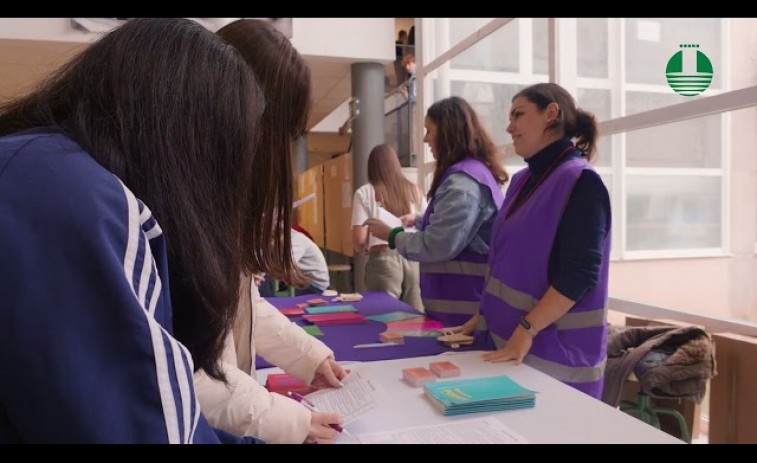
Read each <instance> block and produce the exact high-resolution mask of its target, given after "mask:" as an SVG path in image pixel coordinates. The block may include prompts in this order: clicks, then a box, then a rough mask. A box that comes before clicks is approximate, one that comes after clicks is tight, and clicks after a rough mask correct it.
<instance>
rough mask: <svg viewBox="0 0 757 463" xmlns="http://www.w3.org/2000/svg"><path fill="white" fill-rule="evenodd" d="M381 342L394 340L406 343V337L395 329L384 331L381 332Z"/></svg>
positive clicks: (398, 342)
mask: <svg viewBox="0 0 757 463" xmlns="http://www.w3.org/2000/svg"><path fill="white" fill-rule="evenodd" d="M379 339H380V340H381V342H394V343H397V344H405V337H404V336H402V335H401V334H399V333H395V332H393V331H384V332H383V333H380V334H379Z"/></svg>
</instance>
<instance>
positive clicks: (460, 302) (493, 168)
mask: <svg viewBox="0 0 757 463" xmlns="http://www.w3.org/2000/svg"><path fill="white" fill-rule="evenodd" d="M425 127H426V135H425V136H424V138H423V140H424V141H425V142H426V143H428V144H429V147H430V148H431V153H432V154H433V155H434V159H436V168H435V170H434V178H433V180H432V182H431V188H430V189H429V191H428V198H429V204H428V208H426V211H425V213H424V214H423V215H413V216H409V217H405V218H404V220H403V222H404V224H403V225H404V226H410V225H416V226H417V228H418V230H419V231H418V232H416V233H410V232H407V231H405V230H404V228H403V227H395V228H393V229H391V228H390V227H389V226H387V225H386V224H385V223H383V222H382V221H380V220H377V219H368V220H367V221H366V222H365V223H366V224H367V225H369V226H370V232H371V233H372V234H373V235H375V236H377V237H379V238H382V239H386V240H387V241H388V243H389V247H390V248H392V249H395V248H396V249H397V251H398V252H399V253H400V254H401V255H403V256H404V257H406V258H407V259H409V260H414V261H418V262H420V274H421V276H420V286H421V297H422V299H423V306H424V308H425V310H426V313H427V314H428V315H430V316H431V317H433V318H436V319H437V320H440V321H441V322H442V323H444V324H445V325H446V326H457V325H461V324H463V323H465V322H466V321H468V320H469V319H470V318H471V316H473V315H474V314H476V313H477V312H478V304H479V301H480V300H481V295H482V293H483V290H484V275H485V268H486V257H487V255H488V253H489V242H490V238H491V228H492V224H493V223H494V219H495V217H496V216H497V212H498V211H499V209H500V206H501V205H502V201H503V200H504V197H503V194H502V189H501V188H502V187H501V185H502V184H503V183H504V182H505V181H506V180H507V173H506V172H505V170H504V169H503V168H502V166H501V165H500V164H499V162H498V160H497V156H496V154H497V149H496V146H495V145H494V142H493V141H492V140H491V138H490V136H489V134H488V133H487V131H486V130H485V128H484V126H483V125H482V124H481V121H480V120H479V118H478V115H477V114H476V112H475V111H474V110H473V108H472V107H471V106H470V105H469V104H468V102H467V101H465V100H464V99H462V98H460V97H456V96H453V97H450V98H445V99H443V100H440V101H437V102H436V103H434V104H432V105H431V106H430V107H429V108H428V111H427V112H426V118H425Z"/></svg>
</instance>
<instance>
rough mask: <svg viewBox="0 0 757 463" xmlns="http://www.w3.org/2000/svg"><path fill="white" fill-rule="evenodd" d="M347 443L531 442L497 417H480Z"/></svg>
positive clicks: (366, 436)
mask: <svg viewBox="0 0 757 463" xmlns="http://www.w3.org/2000/svg"><path fill="white" fill-rule="evenodd" d="M350 441H351V442H350ZM344 443H360V444H527V443H528V441H527V440H526V439H525V438H523V436H521V435H520V434H518V433H516V432H515V431H513V430H512V429H511V428H510V427H509V426H507V425H505V424H503V423H502V422H500V421H499V420H497V419H496V418H492V417H481V418H473V419H470V420H458V421H451V422H449V423H444V424H436V425H429V426H419V427H414V428H405V429H396V430H393V431H387V432H373V433H363V434H355V435H353V436H351V439H344Z"/></svg>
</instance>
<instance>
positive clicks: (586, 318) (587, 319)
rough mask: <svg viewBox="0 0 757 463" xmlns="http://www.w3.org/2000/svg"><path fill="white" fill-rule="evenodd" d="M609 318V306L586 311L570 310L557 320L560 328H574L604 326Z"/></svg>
mask: <svg viewBox="0 0 757 463" xmlns="http://www.w3.org/2000/svg"><path fill="white" fill-rule="evenodd" d="M606 318H607V308H606V307H603V308H601V309H596V310H587V311H585V312H576V313H572V312H568V313H566V314H565V315H563V316H562V317H560V318H559V319H558V320H557V323H556V324H557V329H558V330H573V329H576V328H594V327H597V326H603V325H604V324H605V319H606Z"/></svg>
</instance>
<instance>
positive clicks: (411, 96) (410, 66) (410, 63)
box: [400, 55, 416, 101]
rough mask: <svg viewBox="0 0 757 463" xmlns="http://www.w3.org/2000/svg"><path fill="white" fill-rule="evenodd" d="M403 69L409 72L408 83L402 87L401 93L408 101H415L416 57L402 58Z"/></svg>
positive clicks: (406, 56)
mask: <svg viewBox="0 0 757 463" xmlns="http://www.w3.org/2000/svg"><path fill="white" fill-rule="evenodd" d="M402 67H404V68H405V70H406V71H407V76H408V77H407V83H406V84H403V85H402V86H401V87H400V93H402V96H404V97H405V99H406V100H408V101H415V97H416V91H415V55H405V56H403V57H402Z"/></svg>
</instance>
